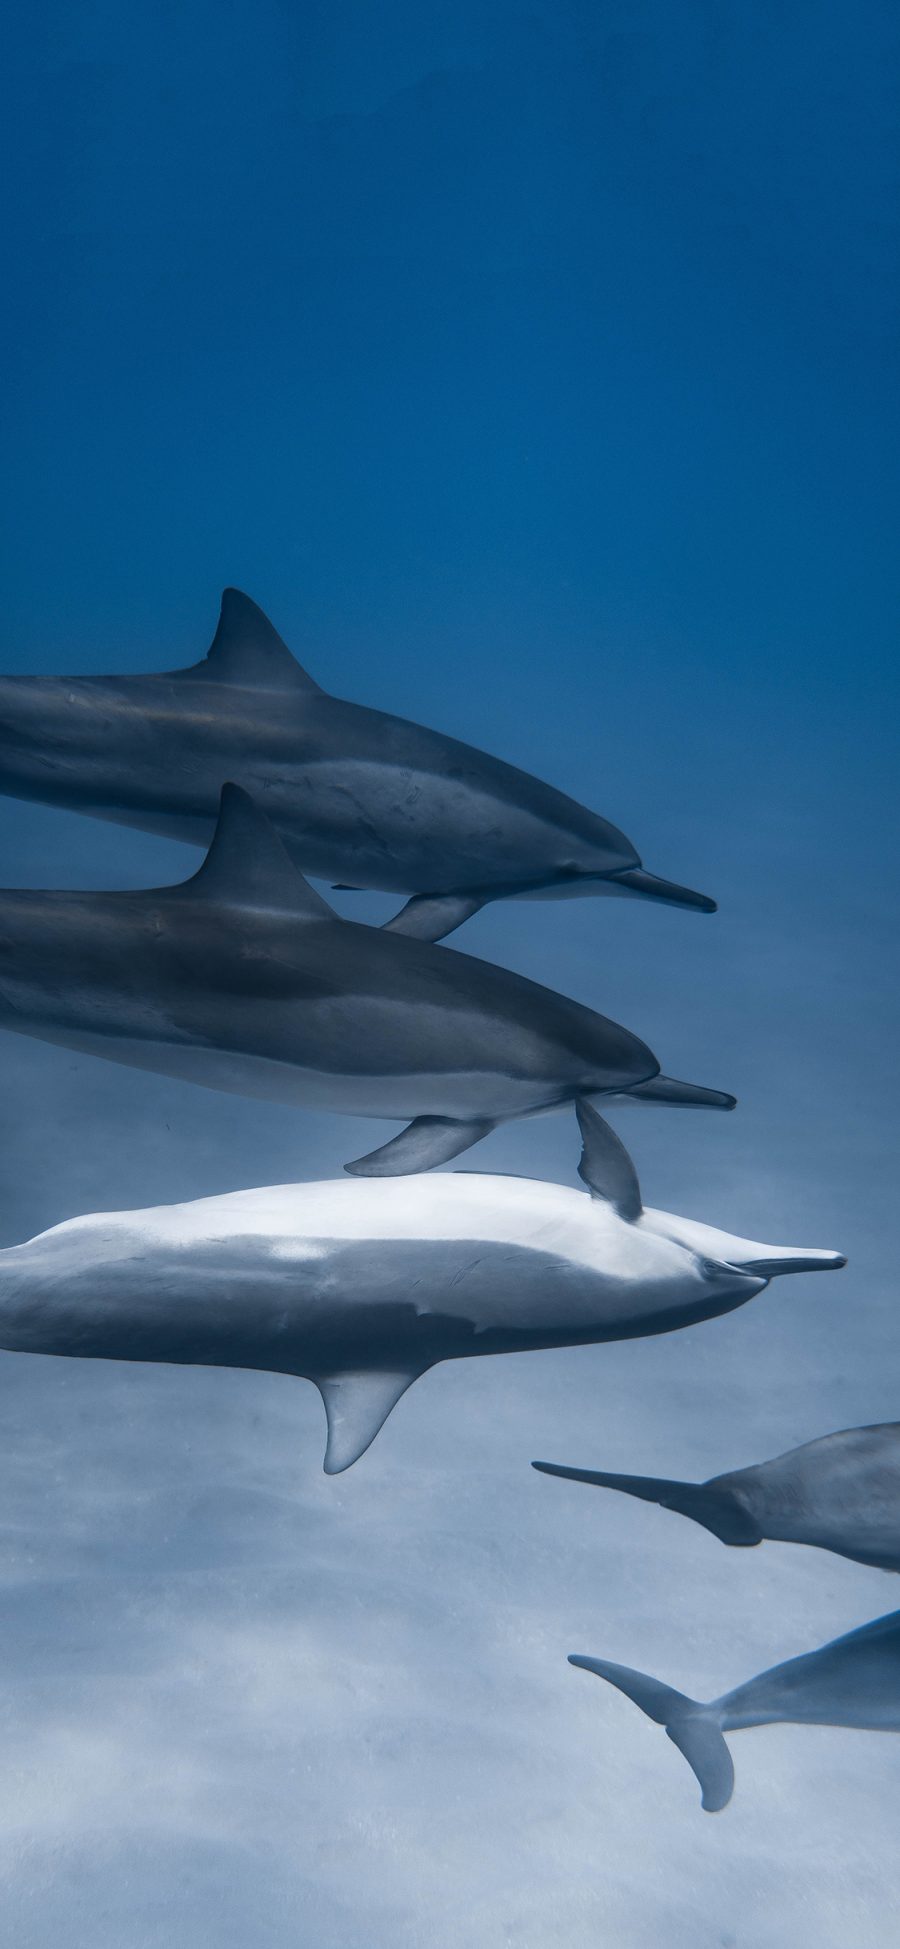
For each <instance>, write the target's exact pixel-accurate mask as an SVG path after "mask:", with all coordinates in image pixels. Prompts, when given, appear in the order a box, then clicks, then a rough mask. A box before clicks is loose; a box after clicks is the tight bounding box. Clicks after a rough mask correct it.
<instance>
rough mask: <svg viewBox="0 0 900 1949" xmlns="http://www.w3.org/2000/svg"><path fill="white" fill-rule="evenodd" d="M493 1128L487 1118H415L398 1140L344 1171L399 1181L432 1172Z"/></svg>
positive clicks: (353, 1163)
mask: <svg viewBox="0 0 900 1949" xmlns="http://www.w3.org/2000/svg"><path fill="white" fill-rule="evenodd" d="M493 1128H494V1125H493V1123H492V1122H490V1121H489V1120H488V1119H487V1118H486V1117H472V1118H470V1120H469V1121H468V1122H467V1123H462V1122H458V1121H457V1119H456V1118H454V1117H416V1118H415V1120H414V1121H413V1122H412V1123H410V1124H407V1127H406V1129H405V1130H401V1132H400V1135H399V1136H398V1137H391V1138H390V1140H389V1142H388V1143H386V1144H382V1145H381V1146H380V1148H379V1149H378V1150H370V1151H369V1152H368V1154H367V1155H366V1156H365V1157H355V1158H354V1159H353V1162H352V1164H345V1165H344V1170H345V1171H349V1172H350V1174H351V1176H352V1177H356V1178H396V1177H406V1175H407V1174H408V1173H409V1174H412V1173H414V1172H418V1171H432V1170H434V1167H435V1165H436V1164H447V1163H449V1161H450V1159H451V1157H458V1156H459V1155H460V1152H461V1151H464V1150H469V1148H470V1147H471V1145H472V1144H477V1143H478V1142H479V1141H480V1139H481V1138H482V1137H486V1136H487V1135H488V1133H489V1131H491V1130H493Z"/></svg>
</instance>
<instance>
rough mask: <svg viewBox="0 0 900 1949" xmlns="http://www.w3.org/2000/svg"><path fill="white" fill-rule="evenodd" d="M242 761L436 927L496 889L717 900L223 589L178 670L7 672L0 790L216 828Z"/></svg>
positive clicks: (127, 819) (148, 820) (429, 927)
mask: <svg viewBox="0 0 900 1949" xmlns="http://www.w3.org/2000/svg"><path fill="white" fill-rule="evenodd" d="M227 778H231V779H235V780H236V781H237V783H238V784H240V785H243V786H244V787H245V788H246V789H247V790H248V791H250V792H251V793H252V794H253V795H254V796H258V797H259V798H260V799H261V800H262V801H263V803H264V804H265V807H266V810H267V812H268V814H269V816H270V818H271V819H272V821H273V823H274V824H275V825H276V827H277V829H278V831H279V832H280V834H281V836H282V838H283V840H284V842H285V844H286V845H287V847H288V849H289V851H290V852H291V854H292V856H293V857H294V859H295V860H296V861H297V862H298V864H299V865H300V866H302V868H303V870H304V871H305V872H307V873H311V874H312V875H313V876H314V877H320V878H322V879H328V880H334V881H337V882H339V883H345V882H347V881H352V883H353V885H354V887H375V888H378V889H381V890H383V891H385V892H388V893H404V894H411V895H412V898H411V900H409V902H408V903H407V905H406V906H405V907H404V908H403V910H402V913H400V914H398V915H396V916H395V917H394V919H393V920H392V921H390V922H388V925H389V926H390V927H392V928H393V929H394V931H396V932H401V933H404V934H411V935H415V936H416V937H417V938H418V939H419V940H428V941H436V940H440V939H442V937H443V936H444V935H446V934H449V933H451V932H452V930H453V929H454V928H455V927H459V926H460V924H461V923H462V922H463V921H464V920H467V919H468V918H469V916H470V915H471V914H474V913H477V911H478V909H479V908H480V907H482V906H484V904H485V902H486V901H489V900H498V899H505V898H509V897H513V896H521V897H525V898H528V899H532V898H542V899H543V898H552V897H555V896H560V895H563V896H568V895H571V894H589V893H590V894H593V893H611V894H617V895H627V896H629V897H632V898H633V897H639V898H641V899H650V900H662V901H665V902H669V903H671V904H673V905H675V906H678V907H694V908H697V909H699V910H700V911H701V912H704V913H711V912H713V911H714V910H715V904H716V903H715V901H714V900H709V899H707V898H706V896H705V895H704V894H701V893H692V892H691V891H690V889H689V888H687V887H681V886H675V885H671V884H670V883H669V882H668V881H667V880H660V879H657V878H655V876H654V875H653V874H652V873H647V872H645V871H644V868H643V867H642V865H641V862H640V859H639V857H638V855H637V853H636V852H635V849H634V847H633V846H632V844H631V841H630V840H629V839H626V838H625V835H624V833H621V832H619V831H618V830H617V828H616V827H615V826H611V825H609V824H608V823H607V821H606V820H605V819H601V818H598V817H597V815H596V814H595V813H593V812H589V811H588V810H587V809H586V808H585V807H584V806H582V805H578V804H577V803H576V801H575V800H574V799H570V798H567V797H566V795H565V793H564V792H557V791H555V790H554V788H553V787H552V786H550V785H544V784H542V783H541V781H540V780H539V779H537V778H533V777H531V775H530V774H529V773H528V772H523V771H519V770H517V769H516V767H515V766H513V765H507V764H504V763H502V762H501V760H500V759H498V758H491V757H489V756H488V755H487V754H486V753H485V752H483V751H477V750H475V749H474V747H473V746H471V745H467V744H461V743H460V742H459V741H458V740H457V739H456V738H448V737H444V736H443V735H442V734H441V733H440V732H438V731H429V730H426V729H424V727H423V726H421V725H419V724H411V723H408V722H407V721H406V720H405V719H404V718H400V717H390V716H388V715H386V714H385V712H383V711H375V710H368V709H365V708H364V707H363V706H362V705H360V704H350V703H345V702H343V701H342V699H341V698H339V697H331V696H329V694H328V692H327V691H324V690H322V689H320V687H319V685H318V684H317V683H315V682H314V681H313V679H312V678H311V677H310V676H308V675H307V673H306V671H305V670H303V669H302V668H301V666H300V664H299V663H297V661H296V659H295V658H294V657H293V656H292V654H291V652H290V650H289V649H288V648H287V645H286V644H285V643H284V642H283V641H282V639H281V637H280V636H279V635H278V634H277V632H276V631H275V630H274V629H273V627H272V624H271V623H270V622H269V621H268V619H267V617H266V616H264V615H263V612H262V610H261V609H258V608H257V606H256V604H255V603H254V602H251V601H250V598H249V597H248V596H245V595H242V594H241V593H240V591H239V590H237V589H226V590H225V593H224V595H223V597H222V608H221V615H220V618H219V626H218V629H217V630H216V633H215V636H214V638H213V642H212V646H211V648H210V650H209V652H208V654H207V656H206V657H205V658H204V659H203V661H202V662H200V663H198V664H194V665H192V666H191V667H190V668H189V669H186V670H175V671H168V672H166V673H165V674H164V675H144V676H133V677H35V676H27V677H3V678H0V791H2V792H5V793H7V794H10V795H11V796H13V797H17V798H25V799H40V800H43V801H46V802H48V803H50V804H51V805H61V806H67V807H69V808H71V809H72V810H74V811H76V812H87V813H92V814H93V815H94V816H95V817H97V818H100V819H111V820H114V821H117V822H118V823H119V824H121V825H127V826H136V827H138V828H139V829H140V830H142V831H145V832H154V833H162V834H164V835H165V836H166V837H168V838H175V839H183V840H188V841H191V842H192V843H193V844H195V845H202V846H205V845H207V844H208V843H209V840H210V839H211V837H212V832H213V828H214V826H215V822H216V811H217V807H218V802H219V792H220V789H221V787H222V785H223V784H224V782H225V780H226V779H227Z"/></svg>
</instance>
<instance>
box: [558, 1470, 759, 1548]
mask: <svg viewBox="0 0 900 1949" xmlns="http://www.w3.org/2000/svg"><path fill="white" fill-rule="evenodd" d="M531 1466H532V1468H533V1469H538V1470H539V1471H540V1473H541V1475H560V1476H563V1477H564V1478H565V1479H566V1480H567V1481H569V1482H589V1483H591V1484H592V1485H593V1487H594V1488H598V1489H619V1490H621V1492H622V1494H623V1495H626V1496H637V1497H639V1499H640V1501H641V1502H656V1503H658V1504H659V1506H660V1508H661V1509H674V1510H676V1511H677V1513H678V1515H679V1516H689V1517H690V1518H691V1521H692V1522H695V1523H702V1525H703V1528H704V1529H708V1530H711V1532H712V1534H713V1536H718V1538H719V1540H720V1542H722V1543H730V1544H732V1545H734V1546H736V1547H738V1548H744V1549H751V1548H752V1547H753V1545H754V1544H755V1543H761V1542H762V1540H763V1538H762V1530H761V1529H760V1527H759V1524H758V1523H757V1522H756V1521H755V1519H754V1517H753V1516H751V1515H750V1512H749V1510H747V1509H744V1508H743V1507H742V1505H741V1502H740V1501H739V1499H738V1497H737V1496H736V1495H735V1493H734V1491H733V1490H731V1489H725V1488H722V1487H721V1486H720V1485H719V1484H718V1483H715V1482H673V1481H669V1480H668V1478H667V1477H666V1476H662V1475H611V1474H609V1473H607V1472H605V1471H602V1470H599V1469H573V1468H565V1467H564V1466H563V1465H562V1463H560V1462H532V1464H531Z"/></svg>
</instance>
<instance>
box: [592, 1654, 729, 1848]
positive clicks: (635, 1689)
mask: <svg viewBox="0 0 900 1949" xmlns="http://www.w3.org/2000/svg"><path fill="white" fill-rule="evenodd" d="M569 1664H570V1665H577V1666H578V1667H579V1668H580V1670H581V1671H585V1672H593V1673H594V1675H595V1677H597V1678H605V1679H606V1682H607V1684H608V1685H615V1686H616V1687H617V1688H618V1690H619V1691H620V1692H624V1694H625V1697H626V1698H628V1699H633V1700H634V1703H635V1705H639V1706H640V1708H641V1711H642V1712H646V1714H647V1717H648V1719H653V1720H654V1721H655V1723H656V1725H658V1726H665V1729H666V1732H667V1733H668V1735H669V1738H670V1739H671V1741H672V1744H673V1746H677V1747H678V1750H679V1752H680V1753H683V1754H684V1757H685V1759H686V1760H687V1763H688V1766H689V1767H690V1768H691V1770H692V1771H693V1772H694V1773H695V1774H696V1777H697V1780H698V1781H699V1784H700V1791H701V1795H702V1803H701V1804H702V1805H703V1807H704V1808H705V1810H706V1812H707V1813H708V1814H718V1813H720V1812H721V1810H722V1808H723V1807H727V1805H728V1802H729V1800H730V1799H731V1796H732V1794H733V1792H734V1765H733V1762H732V1758H731V1754H730V1753H729V1751H728V1747H727V1746H726V1744H725V1741H724V1739H723V1737H722V1727H721V1724H720V1721H719V1710H720V1707H719V1706H718V1705H717V1704H712V1705H701V1704H700V1702H699V1700H697V1699H689V1698H687V1697H686V1696H685V1694H684V1692H676V1691H675V1689H674V1687H673V1686H671V1685H663V1684H662V1683H661V1682H660V1680H659V1679H658V1678H648V1676H647V1674H646V1672H636V1671H632V1670H631V1668H630V1667H629V1666H628V1665H611V1664H609V1663H608V1662H607V1660H606V1659H605V1658H580V1657H575V1656H574V1655H573V1656H570V1658H569Z"/></svg>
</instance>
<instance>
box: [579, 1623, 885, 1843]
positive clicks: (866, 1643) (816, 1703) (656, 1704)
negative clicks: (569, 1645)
mask: <svg viewBox="0 0 900 1949" xmlns="http://www.w3.org/2000/svg"><path fill="white" fill-rule="evenodd" d="M569 1664H570V1665H578V1666H580V1668H581V1670H582V1671H586V1672H595V1673H596V1675H597V1677H598V1678H605V1679H607V1680H608V1682H609V1684H610V1685H616V1686H618V1689H619V1691H620V1692H624V1693H625V1695H626V1697H627V1698H629V1699H633V1700H634V1703H635V1705H639V1706H640V1708H641V1710H642V1712H646V1714H647V1717H648V1718H649V1719H654V1720H655V1721H656V1724H657V1725H658V1726H665V1729H666V1732H667V1733H668V1735H669V1738H670V1739H671V1740H672V1742H673V1744H674V1745H676V1746H677V1747H678V1750H679V1752H681V1753H683V1754H684V1757H685V1759H686V1760H687V1763H688V1765H689V1766H690V1767H691V1768H692V1769H693V1771H694V1773H695V1774H696V1776H697V1779H698V1780H699V1782H700V1788H701V1794H702V1805H703V1806H704V1807H705V1809H706V1812H707V1813H708V1814H717V1813H719V1812H721V1809H722V1808H723V1807H727V1805H728V1802H729V1800H730V1799H731V1796H732V1793H733V1791H734V1766H733V1764H732V1759H731V1754H730V1753H729V1751H728V1747H727V1746H726V1744H725V1740H724V1738H723V1736H722V1735H723V1733H726V1732H740V1731H741V1730H742V1728H743V1727H744V1726H772V1725H778V1724H788V1725H798V1726H853V1727H857V1728H859V1729H860V1730H861V1731H866V1732H900V1611H892V1612H891V1613H890V1616H889V1617H879V1618H876V1620H875V1622H874V1623H873V1624H864V1625H863V1626H862V1627H861V1629H860V1630H858V1631H849V1632H848V1633H847V1635H846V1637H843V1638H834V1639H833V1640H832V1642H831V1644H825V1645H822V1646H821V1647H820V1649H819V1650H818V1651H808V1652H806V1654H805V1655H804V1656H803V1657H801V1658H788V1659H787V1660H786V1662H785V1663H784V1664H783V1665H773V1666H772V1667H771V1669H770V1670H769V1671H765V1672H760V1673H759V1676H758V1677H757V1678H751V1679H748V1681H747V1683H746V1685H738V1686H736V1687H735V1690H734V1691H733V1692H726V1693H724V1695H723V1697H722V1698H720V1699H712V1700H711V1701H710V1703H709V1704H708V1705H705V1704H701V1703H700V1702H699V1701H698V1700H697V1699H690V1698H686V1697H685V1694H684V1693H683V1692H676V1691H674V1690H673V1688H672V1687H671V1686H670V1685H662V1684H661V1683H660V1681H659V1679H657V1678H648V1677H647V1676H646V1675H645V1673H644V1672H636V1671H632V1670H631V1669H630V1667H629V1666H628V1665H611V1664H609V1663H608V1662H607V1661H606V1659H604V1658H582V1657H576V1656H574V1655H573V1656H572V1657H570V1659H569Z"/></svg>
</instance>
